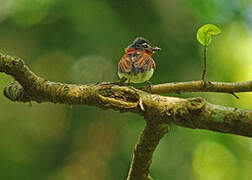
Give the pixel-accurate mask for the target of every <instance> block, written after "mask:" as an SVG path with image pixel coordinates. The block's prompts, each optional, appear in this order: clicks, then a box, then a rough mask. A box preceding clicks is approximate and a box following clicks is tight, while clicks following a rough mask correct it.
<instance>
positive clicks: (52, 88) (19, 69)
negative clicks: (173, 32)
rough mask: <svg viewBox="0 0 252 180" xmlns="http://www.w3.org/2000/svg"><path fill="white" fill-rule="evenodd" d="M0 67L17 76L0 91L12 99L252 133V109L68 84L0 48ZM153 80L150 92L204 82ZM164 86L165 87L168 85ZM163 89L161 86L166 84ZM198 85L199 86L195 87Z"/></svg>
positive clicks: (246, 86) (238, 87) (241, 86)
mask: <svg viewBox="0 0 252 180" xmlns="http://www.w3.org/2000/svg"><path fill="white" fill-rule="evenodd" d="M0 72H5V73H6V74H9V75H11V76H13V77H14V78H15V79H16V80H17V81H18V83H17V82H15V83H11V84H10V85H8V86H7V87H6V88H5V89H4V94H5V96H6V97H7V98H9V99H10V100H12V101H20V102H30V101H36V102H52V103H64V104H80V105H89V106H96V107H99V108H102V109H115V110H119V111H120V112H124V111H127V112H133V113H137V114H139V115H141V116H144V117H146V119H149V118H151V117H155V120H156V122H157V123H160V122H161V121H162V122H161V123H170V122H173V123H174V124H176V125H180V126H184V127H189V128H198V129H208V130H212V131H217V132H225V133H231V134H238V135H242V136H248V137H252V111H246V110H242V109H237V108H229V107H224V106H219V105H213V104H210V103H208V102H206V101H205V100H204V99H202V98H192V99H182V98H175V97H166V96H160V95H156V94H150V93H147V92H145V91H142V90H139V89H135V88H133V87H128V86H118V85H114V84H113V83H101V84H90V85H74V84H64V83H56V82H50V81H48V80H45V79H43V78H41V77H38V76H36V75H35V74H34V73H33V72H32V71H30V69H29V68H28V67H27V66H26V65H25V64H24V62H23V61H22V60H21V59H19V58H14V57H10V56H5V55H3V54H0ZM170 84H171V85H169V84H168V85H167V84H166V85H155V86H153V88H152V91H153V92H157V91H158V92H163V91H165V88H166V87H176V88H171V89H172V91H177V90H180V91H182V92H184V91H185V89H187V91H189V92H191V91H195V90H197V87H201V86H204V84H203V85H202V81H194V82H184V83H174V84H173V85H172V83H170ZM205 86H206V87H207V89H208V90H209V91H211V90H212V91H213V89H211V87H212V88H213V87H216V88H217V90H218V91H219V92H223V91H231V90H232V87H233V88H234V89H233V92H238V91H239V92H243V91H249V90H250V88H251V82H250V81H248V82H244V83H224V85H223V83H210V84H208V85H205ZM162 88H163V89H162ZM168 89H169V88H168ZM166 90H167V89H166ZM198 90H199V89H198Z"/></svg>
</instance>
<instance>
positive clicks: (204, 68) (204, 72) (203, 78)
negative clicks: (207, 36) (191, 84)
mask: <svg viewBox="0 0 252 180" xmlns="http://www.w3.org/2000/svg"><path fill="white" fill-rule="evenodd" d="M206 50H207V47H206V45H205V46H204V66H203V72H202V77H201V79H202V80H203V81H205V76H206Z"/></svg>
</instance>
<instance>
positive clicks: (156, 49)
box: [151, 47, 161, 51]
mask: <svg viewBox="0 0 252 180" xmlns="http://www.w3.org/2000/svg"><path fill="white" fill-rule="evenodd" d="M151 49H152V51H160V50H161V48H159V47H153V48H151Z"/></svg>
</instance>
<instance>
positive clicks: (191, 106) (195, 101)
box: [187, 97, 206, 113]
mask: <svg viewBox="0 0 252 180" xmlns="http://www.w3.org/2000/svg"><path fill="white" fill-rule="evenodd" d="M187 100H188V104H187V108H188V110H189V111H191V112H197V113H200V112H201V111H202V108H203V107H204V106H205V104H206V100H205V99H203V98H201V97H197V98H190V99H187Z"/></svg>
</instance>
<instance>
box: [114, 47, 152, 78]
mask: <svg viewBox="0 0 252 180" xmlns="http://www.w3.org/2000/svg"><path fill="white" fill-rule="evenodd" d="M152 68H154V69H155V68H156V64H155V62H154V60H153V59H152V57H151V56H149V55H148V54H146V53H143V52H141V51H134V52H128V53H127V54H126V55H124V56H123V57H122V59H121V60H120V62H119V64H118V71H119V72H120V73H129V74H130V73H132V74H138V73H142V72H145V71H150V70H151V69H152Z"/></svg>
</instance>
